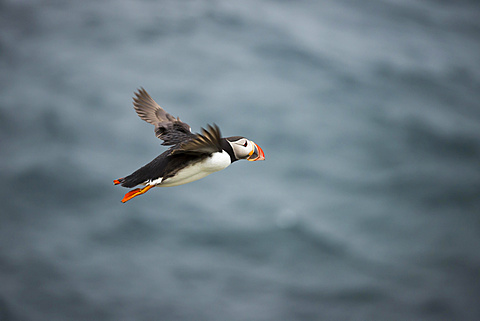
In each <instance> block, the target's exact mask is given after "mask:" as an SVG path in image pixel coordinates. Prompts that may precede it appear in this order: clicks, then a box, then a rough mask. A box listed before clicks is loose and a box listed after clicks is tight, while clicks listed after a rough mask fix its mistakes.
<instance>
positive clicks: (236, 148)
mask: <svg viewBox="0 0 480 321" xmlns="http://www.w3.org/2000/svg"><path fill="white" fill-rule="evenodd" d="M229 143H230V145H231V146H232V149H233V153H234V154H235V158H236V159H245V158H247V157H248V156H250V155H251V154H252V152H253V150H254V147H253V143H252V142H251V141H249V140H248V139H246V138H240V139H239V140H236V141H233V142H229Z"/></svg>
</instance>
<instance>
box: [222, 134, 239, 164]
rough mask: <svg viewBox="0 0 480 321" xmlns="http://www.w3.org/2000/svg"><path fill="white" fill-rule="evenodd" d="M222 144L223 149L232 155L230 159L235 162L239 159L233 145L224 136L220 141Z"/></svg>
mask: <svg viewBox="0 0 480 321" xmlns="http://www.w3.org/2000/svg"><path fill="white" fill-rule="evenodd" d="M220 145H221V146H222V149H223V150H224V151H226V152H227V153H228V155H230V161H231V162H232V163H233V162H235V161H237V160H238V159H237V158H236V157H235V153H234V152H233V148H232V145H230V143H229V142H228V140H226V139H225V138H222V140H221V141H220Z"/></svg>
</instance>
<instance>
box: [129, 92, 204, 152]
mask: <svg viewBox="0 0 480 321" xmlns="http://www.w3.org/2000/svg"><path fill="white" fill-rule="evenodd" d="M133 108H135V111H136V112H137V114H138V116H140V118H141V119H143V120H144V121H146V122H148V123H150V124H152V125H155V135H156V136H157V137H158V138H160V139H162V140H163V143H162V145H175V144H178V143H181V142H184V141H186V140H190V139H193V138H195V136H196V135H195V134H192V132H191V130H190V126H189V125H188V124H186V123H184V122H182V121H181V120H180V118H178V117H177V118H175V117H173V116H172V115H170V114H169V113H167V112H166V111H165V110H164V109H163V108H162V107H160V106H159V105H158V104H157V103H156V102H155V100H153V98H152V97H151V96H150V95H149V94H148V93H147V91H146V90H145V89H143V88H140V89H139V90H138V92H136V93H135V97H133Z"/></svg>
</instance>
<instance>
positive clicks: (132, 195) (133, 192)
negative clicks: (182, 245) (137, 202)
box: [122, 185, 155, 203]
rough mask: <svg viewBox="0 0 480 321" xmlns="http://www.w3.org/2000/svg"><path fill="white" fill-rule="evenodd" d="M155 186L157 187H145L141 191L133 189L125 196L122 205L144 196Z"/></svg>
mask: <svg viewBox="0 0 480 321" xmlns="http://www.w3.org/2000/svg"><path fill="white" fill-rule="evenodd" d="M154 186H155V185H148V186H145V187H144V188H141V189H140V188H135V189H132V190H131V191H130V192H128V193H127V194H125V196H124V197H123V199H122V203H125V202H128V201H129V200H131V199H132V198H134V197H136V196H138V195H142V194H143V193H145V192H147V191H148V190H149V189H151V188H152V187H154Z"/></svg>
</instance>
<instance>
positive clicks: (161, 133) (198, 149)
mask: <svg viewBox="0 0 480 321" xmlns="http://www.w3.org/2000/svg"><path fill="white" fill-rule="evenodd" d="M134 95H135V96H134V97H133V107H134V109H135V111H136V112H137V114H138V116H139V117H140V118H141V119H143V120H144V121H146V122H148V123H150V124H152V125H154V126H155V135H156V136H157V137H158V138H159V139H161V140H163V142H162V145H164V146H171V147H170V148H168V149H167V150H166V151H165V152H163V153H162V154H160V155H159V156H157V157H156V158H155V159H153V160H152V161H151V162H150V163H148V164H146V165H145V166H143V167H141V168H140V169H138V170H136V171H134V172H133V173H132V174H130V175H128V176H125V177H122V178H119V179H115V180H114V181H113V183H114V185H121V186H123V187H126V188H133V187H136V186H138V185H140V186H143V187H141V188H135V189H132V190H130V191H129V192H128V193H126V194H125V196H124V197H123V199H122V203H125V202H127V201H129V200H131V199H132V198H134V197H137V196H139V195H142V194H144V193H145V192H147V191H148V190H150V189H151V188H153V187H155V186H159V187H170V186H178V185H183V184H187V183H190V182H193V181H196V180H199V179H201V178H204V177H206V176H208V175H210V174H212V173H214V172H218V171H220V170H222V169H225V168H227V167H228V166H229V165H230V164H232V163H233V162H236V161H238V160H241V159H246V160H248V161H259V160H265V154H264V152H263V150H262V149H261V148H260V146H258V145H257V144H256V143H254V142H253V141H251V140H249V139H247V138H245V137H243V136H231V137H226V138H223V137H222V135H221V133H220V128H219V127H218V126H217V125H216V124H213V125H208V127H207V128H206V129H205V128H202V129H201V133H192V130H191V128H190V126H189V125H188V124H187V123H184V122H182V121H181V120H180V118H179V117H177V118H175V117H173V116H172V115H170V114H169V113H167V112H166V111H165V110H164V109H163V108H162V107H160V105H158V104H157V103H156V102H155V101H154V100H153V98H152V97H151V96H150V95H149V94H148V93H147V91H146V90H145V89H143V88H142V87H141V88H140V89H138V90H137V92H135V93H134Z"/></svg>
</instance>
